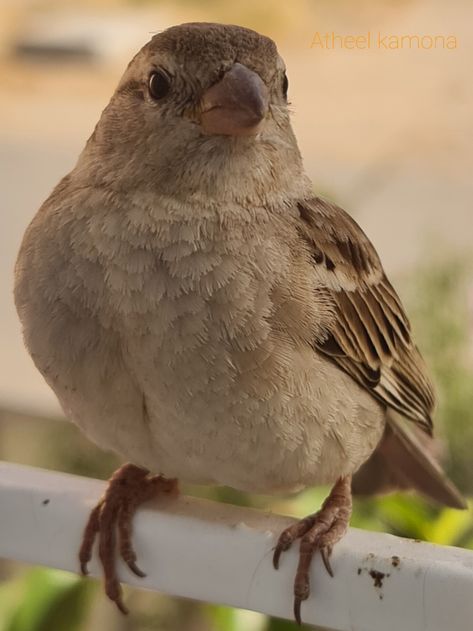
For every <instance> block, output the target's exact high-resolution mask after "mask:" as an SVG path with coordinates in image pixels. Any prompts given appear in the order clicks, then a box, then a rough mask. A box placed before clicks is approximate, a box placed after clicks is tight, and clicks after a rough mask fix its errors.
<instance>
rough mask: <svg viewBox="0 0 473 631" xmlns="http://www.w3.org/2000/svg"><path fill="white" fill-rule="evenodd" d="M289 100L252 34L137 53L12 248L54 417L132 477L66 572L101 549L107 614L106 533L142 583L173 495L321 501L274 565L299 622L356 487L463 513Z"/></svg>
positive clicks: (184, 36)
mask: <svg viewBox="0 0 473 631" xmlns="http://www.w3.org/2000/svg"><path fill="white" fill-rule="evenodd" d="M287 88H288V81H287V78H286V74H285V67H284V62H283V60H282V59H281V57H280V56H279V54H278V52H277V49H276V46H275V44H274V42H273V41H272V40H270V39H268V38H267V37H264V36H262V35H259V34H258V33H256V32H254V31H251V30H248V29H245V28H241V27H238V26H228V25H221V24H184V25H182V26H176V27H173V28H170V29H168V30H166V31H164V32H162V33H160V34H158V35H156V36H154V37H153V39H152V40H151V41H150V42H149V43H148V44H146V45H145V46H144V48H142V50H141V51H140V52H139V53H138V54H137V55H136V56H135V57H134V59H133V60H132V61H131V62H130V64H129V66H128V68H127V70H126V71H125V74H124V76H123V78H122V79H121V81H120V83H119V85H118V88H117V90H116V92H115V93H114V95H113V96H112V99H111V101H110V103H109V105H108V106H107V107H106V108H105V110H104V112H103V114H102V117H101V119H100V121H99V122H98V124H97V126H96V128H95V130H94V132H93V134H92V136H91V137H90V139H89V140H88V142H87V145H86V147H85V149H84V150H83V152H82V154H81V155H80V157H79V160H78V163H77V165H76V166H75V168H74V169H73V171H72V172H71V173H70V174H69V175H67V176H66V177H65V178H63V179H62V181H61V182H60V183H59V184H58V186H57V187H56V188H55V190H54V191H53V193H52V194H51V196H50V197H49V198H48V200H47V201H46V202H45V203H44V204H43V206H42V207H41V208H40V210H39V211H38V213H37V215H36V216H35V218H34V219H33V221H32V222H31V224H30V226H29V228H28V229H27V231H26V234H25V237H24V240H23V243H22V246H21V250H20V254H19V257H18V262H17V266H16V285H15V298H16V304H17V309H18V313H19V316H20V319H21V321H22V324H23V331H24V338H25V343H26V346H27V348H28V350H29V352H30V353H31V356H32V358H33V360H34V362H35V364H36V366H37V367H38V369H39V370H40V371H41V373H42V374H43V376H44V377H45V379H46V381H47V382H48V383H49V385H50V386H51V387H52V388H53V390H54V391H55V393H56V395H57V397H58V399H59V401H60V403H61V405H62V407H63V409H64V412H65V413H66V415H67V416H68V417H69V418H70V419H71V420H73V421H74V422H75V423H76V424H77V425H78V426H79V427H80V428H81V429H82V430H83V431H84V432H85V433H86V434H87V435H88V436H89V437H90V438H91V439H92V440H94V441H95V442H96V443H98V444H99V445H101V446H103V447H104V448H107V449H113V450H115V451H116V452H118V453H119V454H120V455H121V456H123V457H124V458H125V459H126V460H128V461H130V464H127V465H125V466H124V467H122V468H121V469H119V470H118V471H117V472H116V473H115V475H114V476H113V477H112V478H111V480H110V484H109V487H108V490H107V492H106V494H105V496H104V498H103V499H102V500H101V502H100V503H99V504H98V506H97V507H96V509H95V510H94V511H93V513H92V514H91V517H90V520H89V523H88V525H87V527H86V531H85V536H84V542H83V545H82V548H81V551H80V560H81V566H82V570H83V572H86V565H87V562H88V561H89V559H90V556H91V548H92V544H93V541H94V538H95V537H96V536H98V538H99V555H100V558H101V562H102V564H103V567H104V573H105V585H106V591H107V594H108V595H109V596H110V597H111V598H112V600H114V601H115V602H116V604H117V605H118V607H119V608H120V609H121V610H122V611H126V609H125V607H124V605H123V602H122V598H121V592H120V585H119V583H118V580H117V577H116V574H115V567H114V555H115V540H114V537H115V534H114V533H115V529H117V531H118V544H119V546H118V547H119V551H120V554H121V555H122V557H123V558H124V560H125V561H126V562H127V563H128V565H129V567H130V568H131V569H132V571H134V572H135V573H137V574H138V575H140V574H141V571H140V570H139V568H138V567H137V566H136V557H135V554H134V551H133V548H132V545H131V540H130V533H131V519H132V516H133V512H134V510H135V508H136V507H137V505H138V504H139V503H141V502H142V501H144V500H146V499H149V498H150V497H152V496H153V495H154V494H156V493H161V492H167V493H170V492H173V491H175V490H176V480H174V478H177V477H179V478H180V479H182V480H185V481H188V482H192V483H198V484H218V485H228V486H231V487H234V488H236V489H240V490H243V491H249V492H261V493H278V492H288V491H297V490H299V489H302V488H304V487H306V486H309V485H316V484H326V483H331V484H334V487H333V490H332V492H331V493H330V495H329V497H328V498H327V500H326V501H325V503H324V504H323V506H322V508H321V510H320V511H319V512H317V513H315V514H314V515H310V516H309V517H306V518H305V519H303V520H301V521H300V522H299V523H298V524H296V525H295V526H293V527H290V528H289V529H287V530H286V531H285V532H283V533H282V535H281V537H280V539H279V541H278V544H277V546H276V549H275V554H274V565H275V566H276V567H277V566H278V562H279V558H280V555H281V552H282V551H284V550H286V549H287V548H289V546H290V545H291V543H292V542H293V541H294V540H295V539H297V538H300V539H301V547H300V550H301V552H300V561H299V567H298V570H297V575H296V578H295V584H294V595H295V601H294V610H295V616H296V619H297V620H298V621H300V607H301V602H302V601H303V600H304V599H306V598H307V597H308V595H309V574H308V570H309V566H310V562H311V558H312V556H313V554H314V553H315V552H316V551H320V552H321V554H322V556H323V559H324V561H325V564H326V567H327V569H328V570H329V571H331V570H330V565H329V560H328V557H329V554H330V552H331V549H332V546H333V545H334V544H335V543H336V542H337V541H338V540H339V539H340V538H341V537H342V536H343V534H344V532H345V530H346V528H347V526H348V522H349V518H350V513H351V482H352V476H353V475H354V474H355V473H356V472H357V471H358V470H360V467H361V470H360V474H359V478H356V477H355V486H356V485H358V486H359V489H360V490H361V491H364V490H369V491H370V492H376V491H379V490H387V489H388V488H395V487H402V488H407V487H414V488H417V489H418V490H419V491H421V492H423V493H424V494H427V495H429V496H431V497H432V498H434V499H436V500H438V501H440V502H443V503H445V504H448V505H450V506H456V507H463V506H464V502H463V499H462V497H461V496H460V494H459V493H458V491H457V490H456V489H455V487H454V486H453V485H452V484H451V483H450V482H449V481H448V480H447V479H446V478H445V476H444V474H443V473H442V471H441V469H440V467H439V466H438V465H437V464H436V462H435V461H434V459H433V458H432V457H431V456H430V455H429V452H428V445H426V442H427V443H429V441H430V440H431V439H430V438H429V437H430V435H431V432H432V420H431V416H432V411H433V407H434V394H433V390H432V386H431V383H430V381H429V378H428V377H427V375H426V372H425V367H424V363H423V361H422V359H421V356H420V354H419V351H418V350H417V348H416V346H415V345H414V343H413V341H412V339H411V334H410V328H409V322H408V320H407V317H406V315H405V313H404V310H403V308H402V305H401V303H400V300H399V298H398V296H397V294H396V292H395V290H394V289H393V287H392V286H391V284H390V283H389V281H388V279H387V278H386V276H385V274H384V272H383V269H382V267H381V263H380V261H379V258H378V256H377V254H376V252H375V250H374V248H373V246H372V245H371V243H370V242H369V241H368V239H367V237H366V236H365V235H364V233H363V232H362V230H361V229H360V228H359V226H358V225H357V224H356V223H355V222H354V221H353V220H352V219H351V218H350V217H349V215H347V214H346V213H345V212H344V211H343V210H342V209H341V208H339V207H337V206H335V205H334V204H331V203H328V202H326V201H323V200H322V199H320V198H317V197H314V195H313V192H312V186H311V183H310V181H309V180H308V178H307V176H306V174H305V172H304V169H303V166H302V161H301V156H300V153H299V150H298V147H297V143H296V140H295V137H294V134H293V132H292V129H291V125H290V121H289V113H288V107H287ZM420 435H424V436H425V440H421V439H420ZM364 463H366V464H364ZM150 471H154V472H159V473H160V474H161V475H151V474H150V473H149V472H150Z"/></svg>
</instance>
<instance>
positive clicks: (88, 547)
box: [79, 464, 177, 614]
mask: <svg viewBox="0 0 473 631" xmlns="http://www.w3.org/2000/svg"><path fill="white" fill-rule="evenodd" d="M161 493H166V494H177V481H176V480H167V479H165V478H163V477H161V476H150V475H149V472H148V471H147V470H145V469H141V468H140V467H137V466H135V465H132V464H126V465H124V466H123V467H121V468H120V469H118V470H117V471H116V472H115V473H114V475H113V476H112V478H111V479H110V482H109V485H108V488H107V490H106V492H105V495H104V497H103V498H102V499H101V500H100V502H99V503H98V504H97V506H96V507H95V508H94V509H93V510H92V512H91V513H90V516H89V519H88V522H87V525H86V527H85V530H84V535H83V539H82V545H81V548H80V551H79V561H80V570H81V573H82V574H83V575H84V576H86V575H87V574H88V573H89V572H88V569H87V565H88V563H89V561H90V559H91V558H92V548H93V545H94V541H95V539H96V538H98V542H99V558H100V562H101V564H102V567H103V573H104V581H105V593H106V594H107V596H108V597H109V598H110V600H112V601H113V602H114V603H115V604H116V606H117V607H118V609H119V610H120V611H121V612H122V613H123V614H127V613H128V609H127V608H126V607H125V605H124V603H123V598H122V589H121V586H120V582H119V580H118V577H117V572H116V567H115V558H116V553H117V550H116V548H117V546H116V541H115V539H116V533H118V544H119V545H118V549H119V555H120V556H121V558H122V559H123V561H124V562H125V563H126V565H127V566H128V567H129V569H130V570H131V571H132V572H133V574H135V575H136V576H138V577H140V578H144V577H145V576H146V574H145V573H144V572H143V571H142V570H141V569H140V568H139V567H138V565H137V564H136V554H135V551H134V549H133V544H132V540H131V539H132V519H133V515H134V513H135V511H136V509H137V507H138V506H139V505H140V504H142V503H143V502H146V501H147V500H150V499H152V498H153V497H154V496H156V495H158V494H161Z"/></svg>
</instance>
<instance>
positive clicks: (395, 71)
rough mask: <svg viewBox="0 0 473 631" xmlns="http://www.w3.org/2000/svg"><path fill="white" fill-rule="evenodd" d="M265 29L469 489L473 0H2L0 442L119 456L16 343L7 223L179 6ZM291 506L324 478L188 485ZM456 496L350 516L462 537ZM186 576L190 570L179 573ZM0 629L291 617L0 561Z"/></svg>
mask: <svg viewBox="0 0 473 631" xmlns="http://www.w3.org/2000/svg"><path fill="white" fill-rule="evenodd" d="M196 20H202V21H218V22H232V23H238V24H242V25H244V26H249V27H252V28H255V29H256V30H259V31H260V32H262V33H265V34H266V35H269V36H271V37H272V38H273V39H275V40H276V41H277V43H278V46H279V49H280V51H281V53H282V55H283V56H284V57H285V59H286V64H287V67H288V75H289V84H290V88H289V93H290V100H291V102H292V110H293V123H294V127H295V130H296V134H297V137H298V139H299V144H300V147H301V150H302V153H303V155H304V158H305V164H306V167H307V170H308V172H309V174H310V176H311V177H312V179H313V182H314V187H315V189H316V191H317V192H318V193H321V194H323V195H325V196H327V197H329V198H331V199H333V200H335V201H337V202H338V203H339V204H341V205H342V206H344V207H345V208H346V209H347V210H348V211H349V212H350V213H351V214H353V216H355V217H356V219H357V221H358V222H359V223H360V224H361V225H362V227H363V228H364V230H365V231H366V232H367V234H368V235H369V237H370V238H371V239H372V240H373V242H374V244H375V245H376V248H377V250H378V252H379V254H380V256H381V258H382V260H383V262H384V265H385V268H386V270H387V272H388V274H389V276H390V277H391V278H392V279H393V280H394V283H395V285H396V287H397V288H398V290H399V292H400V294H401V297H402V298H403V300H404V302H405V304H406V306H407V308H408V313H409V315H410V316H411V319H412V321H413V327H414V332H415V335H416V338H417V340H418V344H419V346H420V348H421V349H422V351H423V353H424V354H425V356H426V358H427V360H428V363H429V365H430V366H431V370H432V372H433V374H434V378H435V381H436V384H437V388H438V392H439V398H440V405H439V409H438V412H437V416H436V425H437V427H438V430H437V432H438V434H439V435H440V436H442V437H443V439H444V441H445V443H446V445H447V446H448V450H447V451H446V467H447V469H448V472H449V474H450V475H451V477H452V478H453V479H454V480H455V482H456V483H457V484H458V486H459V487H460V488H461V489H462V490H463V491H464V492H465V494H466V495H468V496H469V497H473V464H472V457H471V454H472V453H473V387H472V384H473V260H472V258H473V255H472V247H471V246H472V245H473V215H472V212H473V209H472V199H473V177H472V167H473V150H472V142H471V141H472V138H473V116H472V111H473V82H472V80H471V59H473V5H472V3H471V0H451V1H450V2H448V3H447V2H444V1H440V0H357V1H356V2H353V1H352V0H294V1H293V2H291V3H277V2H273V1H270V0H260V1H259V2H254V0H240V1H239V2H238V3H223V2H217V1H216V0H201V1H200V2H197V1H195V0H180V1H176V2H172V3H171V2H166V1H164V0H163V1H160V0H153V1H146V0H134V1H133V0H128V1H126V0H121V1H120V0H85V1H81V2H79V0H67V1H62V2H60V1H59V0H49V1H46V0H45V1H44V2H41V1H32V0H2V1H1V2H0V121H1V123H0V124H1V128H0V182H1V198H0V199H1V213H0V222H1V230H0V239H1V245H0V284H1V285H0V291H1V297H0V305H1V307H0V308H1V311H0V343H1V346H0V348H1V353H0V458H1V459H3V460H9V461H12V462H19V463H25V464H30V465H34V466H40V467H47V468H50V469H57V470H61V471H69V472H72V473H78V474H81V475H88V476H95V477H100V478H108V477H109V476H110V474H111V473H112V471H113V470H114V468H115V467H117V466H118V465H119V464H120V463H119V462H118V461H117V460H116V459H115V457H114V456H112V455H105V456H104V454H103V453H102V452H100V451H99V450H98V449H97V448H96V447H94V446H93V445H91V444H90V443H88V442H87V441H86V440H85V439H84V438H82V436H81V435H80V434H79V433H78V431H77V430H76V429H75V428H74V427H73V426H72V425H70V424H69V423H66V422H64V419H63V418H62V416H61V412H60V410H59V407H58V405H57V404H56V402H55V400H54V397H53V395H52V393H51V392H50V391H49V390H48V388H47V387H46V385H45V384H44V382H43V381H42V379H41V377H40V376H39V374H38V373H36V371H35V369H34V367H33V364H32V362H31V360H30V359H29V357H28V356H27V354H26V351H25V350H24V348H23V345H22V341H21V334H20V329H19V325H18V322H17V318H16V314H15V311H14V306H13V299H12V294H11V290H12V269H13V264H14V260H15V256H16V252H17V250H18V247H19V243H20V239H21V236H22V234H23V231H24V229H25V227H26V225H27V223H28V222H29V220H30V219H31V218H32V216H33V214H34V213H35V212H36V210H37V209H38V207H39V206H40V204H41V202H42V201H43V200H44V199H45V198H46V197H47V195H48V194H49V192H50V191H51V189H52V187H53V186H54V185H55V184H56V183H57V181H58V180H59V179H60V178H61V177H62V176H63V175H65V174H66V173H67V172H68V170H70V169H71V168H72V166H73V165H74V163H75V160H76V159H77V156H78V154H79V152H80V150H81V149H82V147H83V145H84V143H85V140H86V139H87V137H88V136H89V135H90V133H91V132H92V129H93V127H94V124H95V123H96V121H97V119H98V117H99V115H100V112H101V110H102V109H103V108H104V106H105V105H106V104H107V101H108V99H109V97H110V95H111V92H112V91H113V89H114V86H115V85H116V83H117V81H118V79H119V77H120V75H121V73H122V72H123V70H124V68H125V66H126V64H127V62H128V60H129V59H130V58H131V56H132V55H133V54H134V52H135V51H136V50H137V49H139V48H140V47H141V46H142V45H143V44H144V43H145V42H146V41H147V40H148V39H149V38H150V37H151V35H152V34H153V33H154V32H156V31H159V30H162V29H164V28H166V27H168V26H170V25H172V24H177V23H181V22H188V21H196ZM332 32H334V33H336V34H341V35H355V36H358V35H366V34H367V33H368V32H371V34H372V37H373V38H376V37H377V34H378V32H381V33H382V35H397V36H402V35H416V34H417V35H420V36H422V35H427V36H435V35H444V36H453V37H455V38H456V47H455V48H452V49H448V48H444V47H443V46H437V47H436V48H430V49H426V48H423V49H417V48H416V47H413V48H409V47H404V48H402V49H397V50H382V49H378V48H376V47H375V46H373V47H372V48H370V49H365V50H361V49H354V50H346V49H345V50H344V49H340V48H336V49H331V50H326V49H325V50H324V49H321V48H320V47H317V46H312V47H311V44H312V43H313V41H314V36H315V35H316V33H320V34H321V35H325V33H332ZM185 492H188V493H193V494H200V495H202V494H205V495H206V496H207V497H211V498H214V499H217V500H222V501H228V502H236V503H240V504H245V505H252V506H256V507H261V508H265V509H271V510H274V511H279V512H282V513H286V514H291V515H295V516H303V515H304V514H307V513H309V512H313V511H314V510H315V509H317V508H318V506H319V505H320V503H321V501H322V500H323V498H324V496H325V494H326V492H327V490H326V489H316V490H309V491H307V492H305V493H303V494H301V495H299V496H296V497H290V498H269V497H254V496H252V497H246V496H243V495H241V494H239V493H235V492H233V491H230V490H228V489H213V490H212V489H210V490H209V489H196V488H187V489H185ZM472 523H473V520H472V503H470V510H469V511H465V512H459V511H453V510H446V509H442V508H439V507H435V506H432V505H430V504H428V503H426V502H424V501H423V500H422V499H420V498H418V497H415V496H412V495H406V494H405V495H402V496H401V495H399V496H398V495H392V496H389V497H386V498H382V499H376V500H363V501H361V500H359V501H357V502H356V504H355V513H354V518H353V521H352V525H354V526H358V527H362V528H367V529H372V530H382V531H386V532H391V533H394V534H397V535H400V536H409V537H414V538H419V539H425V540H429V541H433V542H437V543H441V544H448V545H457V546H464V547H470V548H473V527H472ZM197 578H198V577H196V579H197ZM0 581H1V582H0V631H46V630H48V631H63V630H64V631H65V630H67V631H95V630H98V629H101V630H103V631H112V630H113V631H148V630H152V629H153V630H162V631H175V630H179V631H240V630H242V629H244V630H245V631H260V630H261V631H289V630H290V629H292V628H295V626H294V625H292V623H289V622H283V621H280V620H275V619H268V618H266V617H264V616H262V615H260V614H256V613H251V612H246V611H238V610H234V609H229V608H225V607H219V606H214V605H208V604H200V603H195V602H191V601H184V600H179V599H175V598H169V597H165V596H161V595H159V594H154V593H152V594H151V593H146V592H142V591H138V590H132V589H129V588H125V589H126V598H127V601H128V604H129V606H130V609H131V611H132V613H131V615H130V616H129V617H127V618H124V617H122V616H120V615H119V614H117V613H116V611H115V608H114V607H113V606H112V605H111V604H110V603H108V602H107V601H106V599H105V597H104V596H103V595H102V592H101V589H100V586H99V585H98V584H97V583H96V582H94V581H84V580H82V579H80V578H79V577H76V576H75V575H72V574H66V573H62V572H57V571H51V570H46V569H42V568H28V567H25V566H20V565H19V564H16V563H10V562H0Z"/></svg>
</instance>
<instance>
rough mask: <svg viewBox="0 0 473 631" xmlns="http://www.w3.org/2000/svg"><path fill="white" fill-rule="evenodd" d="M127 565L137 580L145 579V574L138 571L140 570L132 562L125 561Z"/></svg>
mask: <svg viewBox="0 0 473 631" xmlns="http://www.w3.org/2000/svg"><path fill="white" fill-rule="evenodd" d="M127 565H128V567H129V568H130V570H131V571H132V572H133V574H135V575H136V576H138V577H139V578H146V572H143V570H140V568H139V567H138V566H137V565H136V563H135V562H134V561H127Z"/></svg>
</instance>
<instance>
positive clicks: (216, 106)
mask: <svg viewBox="0 0 473 631" xmlns="http://www.w3.org/2000/svg"><path fill="white" fill-rule="evenodd" d="M268 102H269V95H268V89H267V87H266V85H265V84H264V83H263V81H262V79H261V77H260V76H259V75H258V74H256V72H253V71H252V70H250V69H249V68H247V67H246V66H244V65H243V64H240V63H235V64H233V66H232V67H231V68H230V70H228V71H227V72H226V73H225V74H224V75H223V77H222V78H221V79H220V80H219V81H218V82H217V83H214V85H212V86H211V87H210V88H208V89H207V90H206V91H205V92H204V94H203V96H202V101H201V116H200V124H201V126H202V129H203V130H204V132H205V133H206V134H221V135H224V136H252V135H256V134H257V133H258V132H259V131H260V129H261V127H262V125H263V121H264V119H265V117H266V114H267V112H268Z"/></svg>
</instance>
